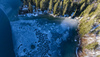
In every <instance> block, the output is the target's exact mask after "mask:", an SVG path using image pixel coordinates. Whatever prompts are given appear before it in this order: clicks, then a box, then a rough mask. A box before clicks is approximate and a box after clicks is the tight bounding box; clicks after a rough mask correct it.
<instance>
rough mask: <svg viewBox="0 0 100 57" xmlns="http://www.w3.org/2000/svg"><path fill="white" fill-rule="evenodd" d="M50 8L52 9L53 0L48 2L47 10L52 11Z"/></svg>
mask: <svg viewBox="0 0 100 57" xmlns="http://www.w3.org/2000/svg"><path fill="white" fill-rule="evenodd" d="M52 7H53V0H50V2H49V10H50V11H51V10H52Z"/></svg>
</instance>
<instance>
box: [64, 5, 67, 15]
mask: <svg viewBox="0 0 100 57" xmlns="http://www.w3.org/2000/svg"><path fill="white" fill-rule="evenodd" d="M67 7H68V4H66V6H65V8H64V11H63V15H64V14H65V13H66V11H67Z"/></svg>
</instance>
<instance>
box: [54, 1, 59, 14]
mask: <svg viewBox="0 0 100 57" xmlns="http://www.w3.org/2000/svg"><path fill="white" fill-rule="evenodd" d="M58 4H59V2H57V3H56V4H55V5H54V11H53V12H54V13H53V14H56V13H57V8H58Z"/></svg>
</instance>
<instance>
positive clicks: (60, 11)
mask: <svg viewBox="0 0 100 57" xmlns="http://www.w3.org/2000/svg"><path fill="white" fill-rule="evenodd" d="M62 9H63V6H62V1H61V2H60V6H59V14H60V15H61V14H62Z"/></svg>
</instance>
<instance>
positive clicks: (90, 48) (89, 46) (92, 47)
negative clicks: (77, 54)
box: [85, 42, 98, 50]
mask: <svg viewBox="0 0 100 57" xmlns="http://www.w3.org/2000/svg"><path fill="white" fill-rule="evenodd" d="M97 45H98V42H94V43H91V44H89V45H87V46H85V48H87V49H89V50H93V49H95V48H96V46H97Z"/></svg>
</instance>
